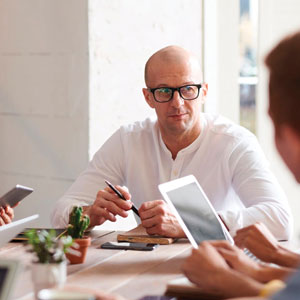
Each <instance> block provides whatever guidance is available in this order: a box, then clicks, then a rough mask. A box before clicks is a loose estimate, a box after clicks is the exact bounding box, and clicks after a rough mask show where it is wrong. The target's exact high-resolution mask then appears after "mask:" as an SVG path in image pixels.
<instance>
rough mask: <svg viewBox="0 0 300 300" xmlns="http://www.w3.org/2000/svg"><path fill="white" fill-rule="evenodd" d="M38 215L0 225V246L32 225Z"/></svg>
mask: <svg viewBox="0 0 300 300" xmlns="http://www.w3.org/2000/svg"><path fill="white" fill-rule="evenodd" d="M38 217H39V215H32V216H30V217H27V218H24V219H20V220H18V221H14V222H11V223H9V224H6V225H2V226H0V247H2V246H4V245H5V244H6V243H7V242H9V241H10V240H11V239H13V238H14V237H15V236H16V235H17V234H18V233H19V232H21V231H22V230H23V229H24V228H25V227H29V225H31V224H32V223H33V221H34V220H36V219H37V218H38ZM0 300H1V298H0Z"/></svg>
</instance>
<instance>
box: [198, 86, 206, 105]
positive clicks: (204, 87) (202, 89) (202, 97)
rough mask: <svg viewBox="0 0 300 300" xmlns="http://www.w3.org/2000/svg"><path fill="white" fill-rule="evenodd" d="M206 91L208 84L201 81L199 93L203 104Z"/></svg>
mask: <svg viewBox="0 0 300 300" xmlns="http://www.w3.org/2000/svg"><path fill="white" fill-rule="evenodd" d="M207 92H208V84H207V83H202V86H201V90H200V93H201V103H203V104H204V103H205V101H206V96H207Z"/></svg>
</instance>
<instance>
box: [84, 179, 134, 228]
mask: <svg viewBox="0 0 300 300" xmlns="http://www.w3.org/2000/svg"><path fill="white" fill-rule="evenodd" d="M116 188H117V189H118V190H119V191H120V192H121V194H122V195H123V196H124V197H125V199H126V200H130V199H131V195H130V194H129V193H128V191H127V190H126V189H124V188H122V187H120V186H118V185H117V186H116ZM131 206H132V202H131V201H124V200H123V199H121V198H119V197H118V195H117V194H116V193H115V192H113V191H112V190H111V189H110V188H109V187H107V188H105V189H103V190H100V191H99V192H98V193H97V197H96V200H95V202H94V203H93V205H91V206H85V207H83V213H84V214H85V215H88V216H89V217H90V227H94V226H96V225H101V224H103V223H104V222H105V221H106V220H109V221H111V222H115V221H116V220H117V219H116V217H115V216H116V215H119V216H121V217H123V218H126V217H127V216H128V212H127V211H128V210H130V209H131Z"/></svg>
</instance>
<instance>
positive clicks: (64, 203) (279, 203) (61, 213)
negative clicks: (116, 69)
mask: <svg viewBox="0 0 300 300" xmlns="http://www.w3.org/2000/svg"><path fill="white" fill-rule="evenodd" d="M145 83H146V88H143V95H144V98H145V100H146V102H147V103H148V105H149V107H150V108H152V109H154V110H155V112H156V116H157V117H156V118H155V119H146V120H144V121H143V122H136V123H134V124H131V125H127V126H123V127H121V128H120V129H119V130H117V131H116V132H115V133H114V134H113V135H112V136H111V137H110V138H109V139H108V140H107V141H106V142H105V144H104V145H103V146H102V147H101V148H100V149H99V151H98V152H97V153H96V154H95V156H94V158H93V159H92V161H91V162H90V164H89V166H88V167H87V169H86V170H85V171H84V172H83V173H82V174H81V175H80V176H79V178H78V179H77V180H76V181H75V183H74V184H73V185H72V186H71V187H70V189H69V190H68V191H67V193H66V194H65V195H64V196H63V197H62V198H61V199H60V200H59V201H58V203H57V204H56V207H55V210H54V211H53V214H52V223H53V225H54V226H56V227H64V226H66V225H67V223H68V218H69V212H70V210H71V208H72V206H73V205H82V206H83V207H84V212H85V213H86V214H87V215H89V217H90V219H91V226H95V225H100V224H102V223H104V222H105V221H107V220H108V221H112V222H114V221H116V215H119V216H121V217H124V218H126V217H127V216H128V210H130V209H131V206H132V203H131V201H130V200H131V199H133V202H134V203H135V205H136V206H137V207H138V208H139V214H140V221H141V223H142V225H143V226H144V227H145V228H146V230H147V232H148V234H159V235H164V236H169V237H184V233H183V231H182V229H181V227H180V226H179V224H178V222H177V220H176V218H175V217H174V215H173V214H172V213H171V211H170V209H169V207H168V206H167V205H166V203H165V202H164V201H163V200H161V195H160V193H159V190H158V184H160V183H163V182H166V181H169V180H172V179H176V178H179V177H183V176H186V175H190V174H193V175H194V176H195V177H196V178H197V179H198V181H199V182H200V184H201V186H202V188H203V189H204V191H205V192H206V194H207V196H208V198H209V199H210V201H211V203H212V204H213V206H214V207H215V209H216V210H217V211H218V214H219V215H220V217H221V219H222V220H223V222H224V223H225V225H226V226H227V228H228V229H229V230H230V232H231V234H234V233H235V231H236V230H237V229H239V228H241V227H245V226H248V225H251V224H253V223H255V222H257V221H261V222H263V223H265V224H266V226H267V227H269V229H270V230H271V231H272V232H273V234H274V235H275V236H276V237H277V238H278V239H287V238H288V237H289V235H290V232H291V226H292V225H291V224H292V223H291V214H290V210H289V207H288V204H287V201H286V198H285V195H284V193H283V191H282V189H281V188H280V186H279V185H278V183H277V182H276V180H275V178H274V176H273V175H272V174H271V172H270V170H269V168H268V163H267V161H266V159H265V157H264V155H263V153H262V151H261V149H260V147H259V145H258V142H257V140H256V138H255V136H254V135H253V134H251V133H250V132H249V131H247V130H246V129H244V128H242V127H240V126H238V125H235V124H233V123H232V122H230V121H229V120H227V119H225V118H223V117H221V116H214V115H209V114H205V113H201V109H202V105H203V103H204V102H205V99H206V94H207V90H208V86H207V84H206V83H204V82H203V78H202V72H201V68H200V64H199V62H198V60H197V59H196V57H195V56H194V55H192V54H191V53H189V52H188V51H186V50H185V49H183V48H180V47H177V46H169V47H166V48H163V49H161V50H159V51H158V52H156V53H155V54H153V55H152V56H151V57H150V59H149V60H148V61H147V63H146V67H145ZM128 104H129V105H130V103H128ZM104 180H109V181H110V182H111V183H113V184H114V185H117V188H118V190H119V191H120V192H121V193H122V194H123V195H124V197H125V199H126V200H128V201H124V200H122V199H120V198H119V197H118V195H117V194H116V193H114V192H113V191H112V190H111V189H110V188H109V187H106V185H105V183H104ZM123 185H124V186H126V187H127V188H128V190H127V189H125V188H123V187H121V186H123ZM183 201H184V199H183Z"/></svg>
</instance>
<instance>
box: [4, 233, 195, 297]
mask: <svg viewBox="0 0 300 300" xmlns="http://www.w3.org/2000/svg"><path fill="white" fill-rule="evenodd" d="M119 233H121V232H112V231H92V233H91V235H92V245H91V246H90V247H89V249H88V253H87V258H86V261H85V263H84V264H79V265H69V266H68V270H67V272H68V277H67V284H68V285H72V286H78V287H83V288H90V289H94V290H102V291H105V292H113V293H115V294H120V295H122V296H123V297H125V298H127V299H139V298H141V297H143V296H146V295H163V294H164V292H165V289H166V284H167V282H168V281H169V280H171V279H174V278H176V277H179V276H180V274H181V271H180V267H181V264H182V262H183V260H184V258H185V257H186V256H188V255H189V253H190V249H191V245H190V243H189V242H188V241H187V240H186V239H183V240H179V241H177V242H176V243H174V244H171V245H160V246H159V247H158V248H157V249H155V250H154V251H125V250H108V249H99V248H98V247H99V246H100V245H101V244H103V243H105V242H107V241H116V238H117V234H119ZM0 256H1V258H5V257H6V258H10V259H17V260H21V261H22V264H23V266H24V268H23V271H22V274H20V276H19V277H18V280H17V284H16V287H15V291H14V296H13V299H22V300H25V299H33V298H34V297H33V286H32V282H31V273H30V272H31V271H30V265H31V261H32V258H33V256H32V254H30V253H27V252H26V251H25V249H24V246H23V245H22V244H20V243H9V244H8V245H7V246H5V247H3V248H1V249H0Z"/></svg>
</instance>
